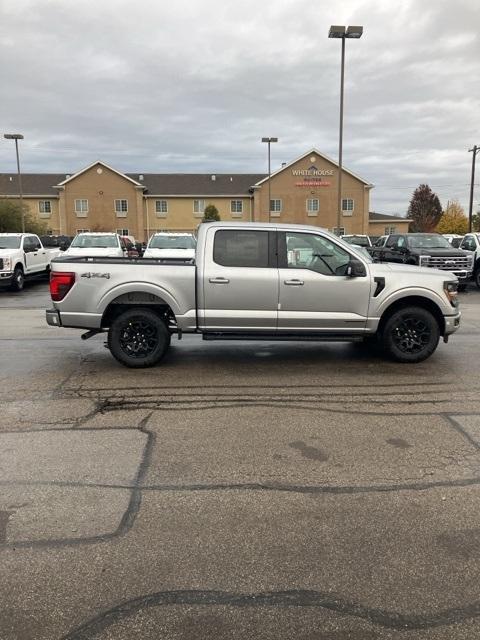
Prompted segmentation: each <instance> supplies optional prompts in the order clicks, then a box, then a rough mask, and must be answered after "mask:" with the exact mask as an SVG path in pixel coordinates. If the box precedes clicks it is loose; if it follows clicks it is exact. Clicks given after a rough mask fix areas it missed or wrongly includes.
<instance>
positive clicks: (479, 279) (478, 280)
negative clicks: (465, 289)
mask: <svg viewBox="0 0 480 640" xmlns="http://www.w3.org/2000/svg"><path fill="white" fill-rule="evenodd" d="M473 279H474V281H475V284H476V285H477V287H478V288H479V289H480V269H477V270H476V271H475V273H474V274H473Z"/></svg>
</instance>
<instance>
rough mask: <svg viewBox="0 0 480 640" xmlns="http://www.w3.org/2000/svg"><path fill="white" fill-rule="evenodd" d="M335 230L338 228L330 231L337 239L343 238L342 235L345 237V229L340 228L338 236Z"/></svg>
mask: <svg viewBox="0 0 480 640" xmlns="http://www.w3.org/2000/svg"><path fill="white" fill-rule="evenodd" d="M337 229H338V227H333V229H332V233H333V234H334V235H336V236H337V237H338V236H344V235H345V227H340V233H339V234H338V233H337Z"/></svg>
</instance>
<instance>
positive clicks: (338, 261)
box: [286, 233, 350, 276]
mask: <svg viewBox="0 0 480 640" xmlns="http://www.w3.org/2000/svg"><path fill="white" fill-rule="evenodd" d="M286 238H287V266H288V268H289V269H310V270H311V271H316V272H317V273H321V274H322V275H324V276H343V275H345V274H346V272H347V266H348V264H349V262H350V254H349V253H348V251H345V249H342V247H339V246H338V245H337V244H335V243H334V242H332V241H331V240H329V239H328V238H324V237H323V236H319V235H316V234H313V233H287V234H286Z"/></svg>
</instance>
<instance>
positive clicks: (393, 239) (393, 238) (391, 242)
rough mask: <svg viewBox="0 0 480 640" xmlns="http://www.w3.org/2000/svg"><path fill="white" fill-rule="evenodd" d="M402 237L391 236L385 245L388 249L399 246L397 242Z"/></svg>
mask: <svg viewBox="0 0 480 640" xmlns="http://www.w3.org/2000/svg"><path fill="white" fill-rule="evenodd" d="M399 237H400V236H390V237H389V238H388V240H387V242H386V243H385V246H386V247H393V246H395V245H396V244H397V240H398V238H399Z"/></svg>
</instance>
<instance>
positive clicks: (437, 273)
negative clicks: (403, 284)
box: [369, 262, 457, 285]
mask: <svg viewBox="0 0 480 640" xmlns="http://www.w3.org/2000/svg"><path fill="white" fill-rule="evenodd" d="M369 266H370V271H371V273H372V275H373V276H374V277H375V276H383V277H385V276H389V275H391V274H395V273H397V274H399V275H401V276H405V275H407V274H409V275H410V276H411V278H412V285H414V284H415V283H416V281H417V280H422V279H423V278H435V277H438V278H442V279H443V280H448V279H449V278H450V279H452V280H456V279H457V276H456V275H454V274H453V273H451V272H450V271H443V270H441V269H430V268H429V267H417V266H415V265H413V264H397V263H395V262H372V263H370V265H369Z"/></svg>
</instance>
